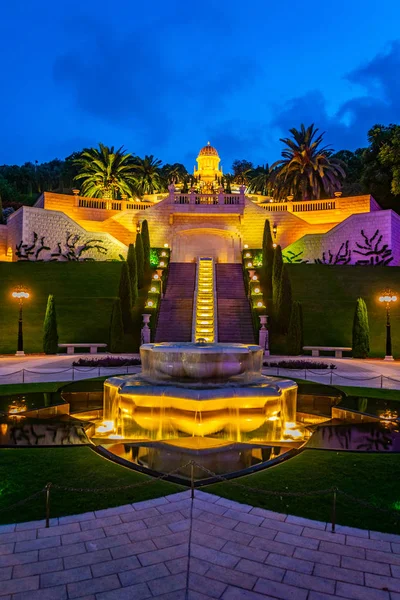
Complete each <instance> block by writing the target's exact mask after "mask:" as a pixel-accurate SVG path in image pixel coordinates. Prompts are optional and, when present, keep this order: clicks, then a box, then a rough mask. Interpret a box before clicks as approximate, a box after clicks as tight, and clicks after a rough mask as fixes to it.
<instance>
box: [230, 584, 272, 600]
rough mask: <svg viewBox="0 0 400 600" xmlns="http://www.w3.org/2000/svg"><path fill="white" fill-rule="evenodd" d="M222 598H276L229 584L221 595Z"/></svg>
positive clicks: (234, 599)
mask: <svg viewBox="0 0 400 600" xmlns="http://www.w3.org/2000/svg"><path fill="white" fill-rule="evenodd" d="M222 600H276V598H273V597H272V596H267V595H265V594H257V593H256V592H249V591H248V590H240V589H238V588H235V587H231V586H229V587H227V588H226V590H225V592H224V594H223V595H222Z"/></svg>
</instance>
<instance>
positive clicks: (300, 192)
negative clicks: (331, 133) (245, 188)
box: [271, 124, 346, 200]
mask: <svg viewBox="0 0 400 600" xmlns="http://www.w3.org/2000/svg"><path fill="white" fill-rule="evenodd" d="M290 133H291V134H292V138H284V139H281V140H280V141H281V142H283V143H284V144H285V145H286V146H287V148H285V149H284V150H282V157H283V158H282V159H281V160H278V161H277V162H275V163H274V164H273V165H272V167H271V170H274V169H276V172H275V173H274V175H273V180H274V188H275V190H274V194H275V196H276V198H277V199H278V200H281V199H283V198H285V197H286V196H287V195H289V194H291V195H293V196H294V197H295V199H296V200H315V199H318V198H320V197H321V193H324V194H326V195H327V196H328V197H332V196H333V195H334V192H336V191H338V190H340V188H341V178H344V177H346V174H345V171H344V169H343V166H344V165H343V163H342V161H340V160H338V159H337V158H333V157H332V154H333V150H331V148H330V147H329V146H322V147H321V144H322V140H323V136H324V134H323V133H322V134H319V135H317V134H318V129H316V128H314V124H312V125H310V126H309V127H307V129H306V128H305V127H304V125H303V124H302V125H301V128H300V131H298V130H297V129H294V128H293V129H290Z"/></svg>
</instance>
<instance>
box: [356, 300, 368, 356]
mask: <svg viewBox="0 0 400 600" xmlns="http://www.w3.org/2000/svg"><path fill="white" fill-rule="evenodd" d="M368 354H369V324H368V311H367V306H366V304H365V302H364V300H363V299H362V298H358V299H357V304H356V309H355V312H354V319H353V357H354V358H367V356H368Z"/></svg>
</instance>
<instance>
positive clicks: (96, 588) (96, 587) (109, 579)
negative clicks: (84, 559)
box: [67, 575, 136, 600]
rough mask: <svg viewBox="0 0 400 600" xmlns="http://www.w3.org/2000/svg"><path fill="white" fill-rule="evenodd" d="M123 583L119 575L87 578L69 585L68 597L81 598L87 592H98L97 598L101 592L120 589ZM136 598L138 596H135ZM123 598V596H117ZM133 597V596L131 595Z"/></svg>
mask: <svg viewBox="0 0 400 600" xmlns="http://www.w3.org/2000/svg"><path fill="white" fill-rule="evenodd" d="M119 588H121V584H120V582H119V579H118V576H117V575H107V576H106V577H96V579H87V580H86V581H79V582H76V583H69V584H68V585H67V590H68V598H70V599H71V598H79V597H80V596H84V595H85V594H97V595H96V600H97V599H98V598H99V596H101V594H100V592H108V591H109V590H118V591H120V589H119ZM133 597H134V598H135V600H136V597H135V596H133ZM115 598H121V596H115ZM131 598H132V596H131Z"/></svg>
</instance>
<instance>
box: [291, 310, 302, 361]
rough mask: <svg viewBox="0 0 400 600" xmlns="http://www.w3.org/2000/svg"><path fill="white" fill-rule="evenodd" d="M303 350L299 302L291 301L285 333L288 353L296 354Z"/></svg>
mask: <svg viewBox="0 0 400 600" xmlns="http://www.w3.org/2000/svg"><path fill="white" fill-rule="evenodd" d="M302 350H303V314H302V309H301V304H300V302H296V301H295V302H293V304H292V312H291V315H290V323H289V329H288V334H287V351H288V354H291V355H293V356H298V355H299V354H301V353H302Z"/></svg>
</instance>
